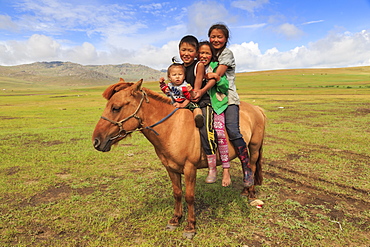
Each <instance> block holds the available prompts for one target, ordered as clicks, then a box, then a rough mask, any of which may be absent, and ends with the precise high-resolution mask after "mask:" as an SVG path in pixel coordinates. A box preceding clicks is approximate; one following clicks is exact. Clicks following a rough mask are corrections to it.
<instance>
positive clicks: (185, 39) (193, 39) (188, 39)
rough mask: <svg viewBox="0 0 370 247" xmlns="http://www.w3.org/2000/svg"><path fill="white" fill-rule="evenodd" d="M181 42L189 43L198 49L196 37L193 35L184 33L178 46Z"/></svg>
mask: <svg viewBox="0 0 370 247" xmlns="http://www.w3.org/2000/svg"><path fill="white" fill-rule="evenodd" d="M183 43H186V44H189V45H191V46H194V48H195V50H196V51H198V48H199V42H198V39H197V38H196V37H194V36H193V35H186V36H184V37H183V38H182V39H181V40H180V43H179V48H180V46H181V45H182V44H183Z"/></svg>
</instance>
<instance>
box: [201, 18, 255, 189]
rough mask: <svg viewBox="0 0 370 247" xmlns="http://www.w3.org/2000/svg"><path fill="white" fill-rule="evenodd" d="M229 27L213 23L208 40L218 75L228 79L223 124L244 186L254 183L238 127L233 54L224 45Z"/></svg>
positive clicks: (227, 37) (244, 144) (237, 97)
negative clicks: (237, 162) (237, 161)
mask: <svg viewBox="0 0 370 247" xmlns="http://www.w3.org/2000/svg"><path fill="white" fill-rule="evenodd" d="M229 33H230V32H229V29H228V28H227V26H226V25H224V24H215V25H213V26H211V27H210V29H209V31H208V37H209V42H210V43H211V44H212V46H213V48H214V49H215V50H216V55H217V58H218V63H219V65H218V68H217V70H216V73H217V74H218V75H219V76H222V75H226V78H227V80H228V81H229V90H228V107H227V108H226V110H225V126H226V130H227V133H228V135H229V139H230V141H231V143H232V144H233V145H234V147H235V149H236V152H237V154H238V157H239V159H240V161H241V165H242V169H243V174H244V175H243V183H244V186H245V187H250V186H252V185H253V184H254V178H253V172H252V170H251V168H250V164H249V155H248V149H247V144H246V142H245V141H244V139H243V136H242V134H241V133H240V129H239V104H240V100H239V95H238V93H237V92H236V86H235V59H234V54H233V53H232V51H231V50H229V49H228V48H227V47H226V45H227V43H228V40H229V36H230V35H229Z"/></svg>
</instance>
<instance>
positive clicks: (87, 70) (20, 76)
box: [0, 61, 166, 87]
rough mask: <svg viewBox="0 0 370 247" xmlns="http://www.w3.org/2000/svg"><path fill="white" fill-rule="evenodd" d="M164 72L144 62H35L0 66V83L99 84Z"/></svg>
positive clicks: (150, 77) (155, 76) (147, 78)
mask: <svg viewBox="0 0 370 247" xmlns="http://www.w3.org/2000/svg"><path fill="white" fill-rule="evenodd" d="M162 76H163V77H165V76H166V73H165V72H163V71H158V70H155V69H152V68H149V67H147V66H144V65H133V64H128V63H125V64H119V65H81V64H76V63H71V62H60V61H55V62H36V63H32V64H23V65H17V66H0V83H2V84H9V83H16V84H18V86H21V85H22V84H24V85H27V86H30V85H33V86H62V87H63V86H100V85H108V84H113V83H115V82H118V80H119V78H120V77H122V78H123V79H125V81H127V82H130V81H135V82H136V81H138V80H140V79H144V81H157V80H158V79H159V78H160V77H162Z"/></svg>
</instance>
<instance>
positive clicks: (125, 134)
mask: <svg viewBox="0 0 370 247" xmlns="http://www.w3.org/2000/svg"><path fill="white" fill-rule="evenodd" d="M141 92H142V95H143V97H142V98H141V100H140V103H139V105H138V107H137V108H136V110H135V112H134V113H132V114H131V115H130V116H128V117H126V118H124V119H122V120H121V121H118V122H117V121H114V120H111V119H109V118H106V117H104V116H101V117H100V118H102V119H104V120H107V121H108V122H110V123H112V124H113V125H117V126H118V127H119V131H118V134H117V135H116V136H114V137H111V138H110V139H109V140H110V141H113V140H115V139H117V138H121V137H122V138H125V137H126V136H127V135H129V134H131V133H133V132H135V131H142V130H143V129H149V130H151V131H153V132H154V133H155V134H156V135H159V134H158V133H157V132H156V131H155V130H154V129H152V128H153V127H155V126H157V125H158V124H161V123H163V122H164V121H165V120H166V119H168V118H169V117H171V116H172V115H173V114H174V113H175V112H176V111H177V110H178V109H179V108H176V109H174V110H173V111H172V112H171V113H170V114H168V115H167V116H165V117H164V118H162V119H161V120H159V121H158V122H157V123H155V124H152V125H150V126H147V127H144V128H143V127H141V126H142V125H143V120H142V119H141V118H140V117H139V116H137V115H136V114H137V113H138V111H139V110H140V108H141V106H142V105H143V102H144V99H145V101H146V102H147V103H149V99H148V96H147V94H146V93H145V92H144V91H142V90H141ZM131 118H135V119H137V120H138V121H139V127H137V128H135V129H133V130H125V129H124V128H123V126H122V124H123V123H124V122H126V121H127V120H129V119H131ZM122 133H123V135H122Z"/></svg>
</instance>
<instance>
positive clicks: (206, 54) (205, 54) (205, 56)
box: [198, 45, 212, 65]
mask: <svg viewBox="0 0 370 247" xmlns="http://www.w3.org/2000/svg"><path fill="white" fill-rule="evenodd" d="M198 59H199V61H200V62H201V63H204V65H208V64H209V63H210V62H211V59H212V51H211V47H209V45H202V46H201V47H199V55H198Z"/></svg>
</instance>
